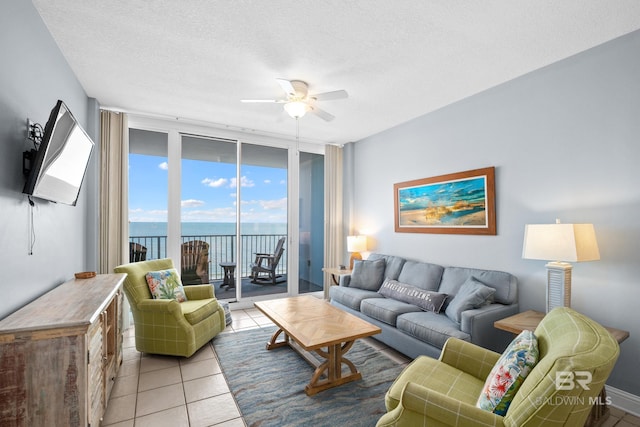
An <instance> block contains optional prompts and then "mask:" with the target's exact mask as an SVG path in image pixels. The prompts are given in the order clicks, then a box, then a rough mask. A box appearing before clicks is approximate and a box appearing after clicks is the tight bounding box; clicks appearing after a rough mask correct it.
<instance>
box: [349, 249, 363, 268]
mask: <svg viewBox="0 0 640 427" xmlns="http://www.w3.org/2000/svg"><path fill="white" fill-rule="evenodd" d="M355 260H362V255H360V252H352V253H351V258H349V270H353V261H355Z"/></svg>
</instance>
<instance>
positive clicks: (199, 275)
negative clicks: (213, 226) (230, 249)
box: [181, 240, 209, 285]
mask: <svg viewBox="0 0 640 427" xmlns="http://www.w3.org/2000/svg"><path fill="white" fill-rule="evenodd" d="M181 254H182V263H181V265H182V272H181V278H182V284H183V285H201V284H209V244H208V243H207V242H203V241H202V240H191V241H189V242H185V243H183V244H182V246H181Z"/></svg>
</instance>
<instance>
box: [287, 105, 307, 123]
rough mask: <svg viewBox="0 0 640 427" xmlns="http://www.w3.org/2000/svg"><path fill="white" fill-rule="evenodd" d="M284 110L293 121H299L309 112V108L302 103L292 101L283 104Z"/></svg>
mask: <svg viewBox="0 0 640 427" xmlns="http://www.w3.org/2000/svg"><path fill="white" fill-rule="evenodd" d="M284 110H285V111H286V112H287V114H289V115H290V116H291V117H293V118H294V119H299V118H300V117H303V116H304V115H305V114H306V113H307V111H309V106H308V105H307V104H306V103H304V102H302V101H292V102H287V103H286V104H284Z"/></svg>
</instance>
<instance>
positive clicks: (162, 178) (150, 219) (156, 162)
mask: <svg viewBox="0 0 640 427" xmlns="http://www.w3.org/2000/svg"><path fill="white" fill-rule="evenodd" d="M167 170H168V158H167V134H166V133H161V132H151V131H145V130H139V129H131V130H130V131H129V189H128V191H129V198H128V199H129V260H130V261H142V260H145V259H160V258H165V257H166V256H167V206H168V183H169V179H168V175H167Z"/></svg>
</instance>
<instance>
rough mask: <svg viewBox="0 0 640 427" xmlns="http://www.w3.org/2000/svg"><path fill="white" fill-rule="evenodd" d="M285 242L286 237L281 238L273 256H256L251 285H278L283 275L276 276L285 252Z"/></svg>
mask: <svg viewBox="0 0 640 427" xmlns="http://www.w3.org/2000/svg"><path fill="white" fill-rule="evenodd" d="M285 241H286V237H281V238H280V240H278V244H277V245H276V249H275V251H273V253H272V254H260V253H258V254H256V260H255V262H254V263H252V264H251V283H257V284H264V283H271V284H272V285H275V284H277V283H278V279H280V278H281V277H282V275H278V274H276V268H277V267H278V263H279V262H280V258H281V257H282V253H283V252H284V242H285ZM281 281H282V280H281Z"/></svg>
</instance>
